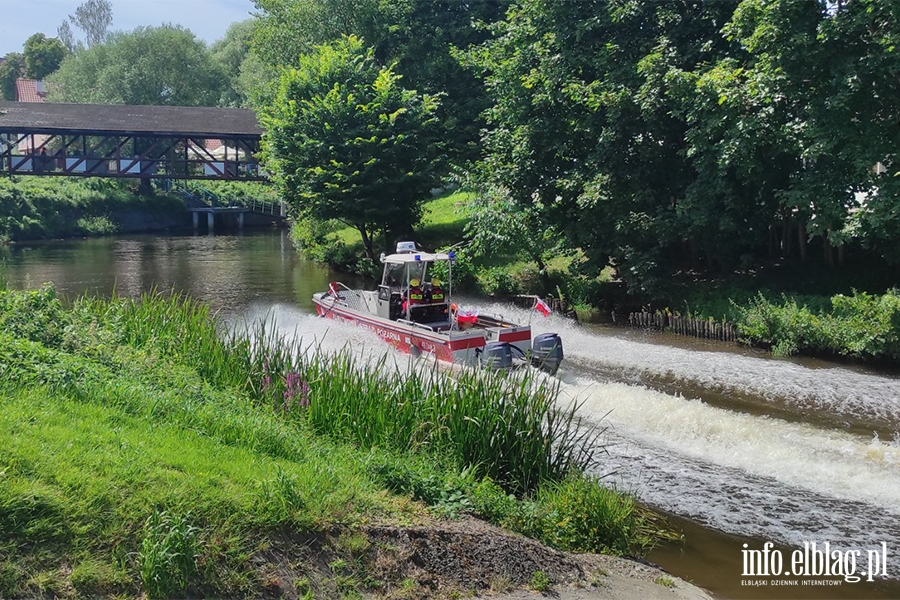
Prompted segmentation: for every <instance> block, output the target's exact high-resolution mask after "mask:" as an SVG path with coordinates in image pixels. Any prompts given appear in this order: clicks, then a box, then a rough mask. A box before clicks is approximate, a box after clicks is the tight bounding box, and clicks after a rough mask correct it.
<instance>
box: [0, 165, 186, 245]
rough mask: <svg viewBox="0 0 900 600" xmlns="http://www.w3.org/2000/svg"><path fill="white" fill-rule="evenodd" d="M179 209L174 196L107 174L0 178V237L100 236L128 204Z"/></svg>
mask: <svg viewBox="0 0 900 600" xmlns="http://www.w3.org/2000/svg"><path fill="white" fill-rule="evenodd" d="M136 208H138V209H148V210H154V211H180V210H184V204H183V202H182V201H181V200H180V199H178V198H175V197H168V196H152V197H142V196H141V195H139V194H138V193H136V192H135V191H132V190H131V189H130V188H129V184H127V183H124V182H122V181H116V180H110V179H100V178H97V179H67V178H45V177H22V178H8V179H0V238H8V239H11V240H26V239H39V238H43V237H65V236H73V235H101V234H108V233H113V232H114V231H115V230H116V225H115V222H114V221H115V214H116V213H119V212H124V211H127V210H130V209H136Z"/></svg>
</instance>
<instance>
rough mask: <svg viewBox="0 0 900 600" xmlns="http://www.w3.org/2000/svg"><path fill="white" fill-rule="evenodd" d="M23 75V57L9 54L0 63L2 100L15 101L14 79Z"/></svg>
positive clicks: (0, 93) (12, 53) (16, 53)
mask: <svg viewBox="0 0 900 600" xmlns="http://www.w3.org/2000/svg"><path fill="white" fill-rule="evenodd" d="M24 74H25V56H24V55H23V54H20V53H18V52H10V53H9V54H7V55H6V58H5V59H4V60H3V62H2V63H0V96H2V98H3V99H4V100H15V99H16V79H18V78H19V77H22V76H23V75H24Z"/></svg>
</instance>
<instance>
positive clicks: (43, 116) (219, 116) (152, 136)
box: [0, 102, 265, 180]
mask: <svg viewBox="0 0 900 600" xmlns="http://www.w3.org/2000/svg"><path fill="white" fill-rule="evenodd" d="M262 133H263V130H262V128H261V127H260V126H259V124H258V123H257V121H256V115H254V114H253V112H252V111H250V110H247V109H243V108H205V107H187V106H125V105H120V104H111V105H110V104H53V103H31V102H0V172H2V173H4V174H7V175H45V176H76V177H91V176H93V177H132V178H143V179H150V178H170V179H227V180H263V179H265V174H264V173H261V172H260V169H259V162H258V158H257V154H258V152H259V144H260V139H261V136H262Z"/></svg>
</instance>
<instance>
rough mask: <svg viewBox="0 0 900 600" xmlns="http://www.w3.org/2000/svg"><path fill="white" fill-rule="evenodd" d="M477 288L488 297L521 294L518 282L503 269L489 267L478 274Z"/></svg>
mask: <svg viewBox="0 0 900 600" xmlns="http://www.w3.org/2000/svg"><path fill="white" fill-rule="evenodd" d="M478 286H479V287H480V288H481V291H482V292H483V293H485V294H487V295H489V296H513V295H515V294H518V293H520V292H521V289H520V288H519V282H518V281H516V279H515V278H514V277H513V276H512V274H511V273H510V272H509V271H508V270H507V269H505V268H503V267H491V268H489V269H486V270H482V271H481V272H480V273H479V274H478Z"/></svg>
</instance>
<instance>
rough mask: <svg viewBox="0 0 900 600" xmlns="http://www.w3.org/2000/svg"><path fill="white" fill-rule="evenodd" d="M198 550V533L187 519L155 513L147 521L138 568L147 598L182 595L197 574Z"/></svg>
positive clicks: (163, 512) (160, 512) (162, 512)
mask: <svg viewBox="0 0 900 600" xmlns="http://www.w3.org/2000/svg"><path fill="white" fill-rule="evenodd" d="M198 546H199V542H198V529H197V528H196V527H194V526H193V525H191V524H190V522H189V521H188V519H187V518H186V517H183V516H179V515H170V514H168V513H167V512H165V511H155V512H153V514H151V515H150V516H149V517H148V518H147V521H146V522H145V523H144V537H143V539H142V540H141V549H140V551H139V552H138V564H139V565H140V572H141V582H142V583H143V584H144V589H145V590H146V591H147V595H148V596H149V597H150V598H168V597H170V596H172V595H175V594H178V595H181V594H183V593H184V591H185V590H186V589H187V586H188V583H189V582H190V579H191V577H192V576H193V575H194V574H195V573H196V571H197V556H198V554H199V548H198Z"/></svg>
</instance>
